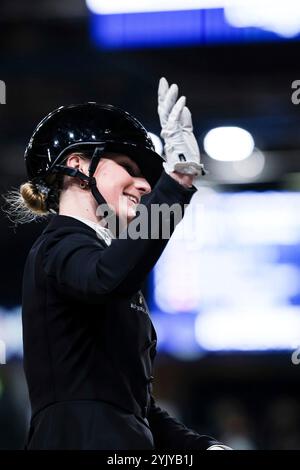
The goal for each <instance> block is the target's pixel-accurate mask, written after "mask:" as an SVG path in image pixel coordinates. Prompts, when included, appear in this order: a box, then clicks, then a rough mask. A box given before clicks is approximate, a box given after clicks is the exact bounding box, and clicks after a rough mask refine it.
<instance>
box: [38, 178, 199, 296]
mask: <svg viewBox="0 0 300 470" xmlns="http://www.w3.org/2000/svg"><path fill="white" fill-rule="evenodd" d="M195 191H196V188H195V187H192V188H186V187H184V186H183V185H182V184H180V183H179V182H177V181H175V179H173V178H172V177H171V176H169V175H168V174H166V173H165V172H163V173H162V176H161V178H160V180H159V181H158V183H157V185H156V186H155V188H154V190H153V192H152V193H151V194H150V197H149V199H148V201H147V209H148V213H147V214H148V222H149V224H148V226H149V227H150V216H151V211H150V210H149V209H150V208H151V204H162V203H165V204H167V205H169V206H171V205H172V204H174V203H179V204H180V206H181V208H182V210H183V211H184V208H185V205H187V204H188V203H189V202H190V200H191V197H192V195H193V194H194V192H195ZM132 222H133V221H132ZM177 222H178V221H177ZM169 223H170V221H169V220H168V219H163V220H162V221H161V223H160V224H159V223H155V226H154V227H152V235H153V233H154V235H157V237H156V238H149V237H148V238H147V239H145V238H137V239H132V238H130V237H129V236H128V237H125V238H120V239H114V240H113V241H112V243H111V245H110V246H108V247H105V248H104V247H103V246H101V244H99V241H98V240H96V239H94V237H91V236H89V235H88V234H85V233H77V232H76V233H72V232H71V233H70V232H68V233H67V234H66V232H65V231H64V229H62V231H60V232H59V233H57V234H56V235H55V234H54V237H53V238H51V239H50V240H49V241H46V243H45V246H44V257H43V258H44V270H45V272H46V274H47V275H48V276H50V277H52V278H54V279H55V281H56V283H57V286H58V288H60V289H62V291H63V292H64V293H66V294H70V295H71V296H72V297H76V298H78V299H84V300H85V301H87V302H89V303H94V302H96V303H97V302H99V301H101V299H102V297H103V296H105V295H106V294H110V293H112V292H116V293H119V294H131V293H134V292H136V291H137V290H138V289H139V287H140V284H141V282H142V281H143V280H144V279H145V277H146V276H147V274H148V273H149V271H150V270H151V269H152V268H153V266H154V264H155V263H156V261H157V260H158V258H159V257H160V255H161V253H162V251H163V249H164V248H165V246H166V244H167V242H168V240H167V239H162V238H161V237H159V235H160V234H161V230H162V229H163V226H164V225H165V224H169ZM130 225H131V224H129V225H128V227H127V229H126V230H127V231H129V230H130ZM153 229H154V230H153ZM174 229H175V223H171V230H170V233H172V232H173V230H174Z"/></svg>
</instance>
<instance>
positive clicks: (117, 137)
mask: <svg viewBox="0 0 300 470" xmlns="http://www.w3.org/2000/svg"><path fill="white" fill-rule="evenodd" d="M177 94H178V89H177V86H176V85H172V86H171V87H170V88H169V86H168V83H167V81H166V80H165V79H161V82H160V87H159V107H158V111H159V116H160V120H161V124H162V136H163V137H164V139H165V144H166V145H165V152H166V161H165V162H163V160H162V159H161V157H160V156H159V155H158V154H157V153H155V151H154V147H153V144H152V142H151V140H150V139H149V137H148V135H147V133H146V131H145V129H144V128H143V126H142V125H141V124H140V123H139V122H138V121H137V120H136V119H135V118H133V117H132V116H130V115H129V114H128V113H126V112H124V111H122V110H120V109H118V108H116V107H113V106H111V105H99V104H96V103H87V104H83V105H71V106H65V107H61V108H59V109H57V110H55V111H53V112H52V113H50V115H48V116H47V117H46V118H45V119H43V121H41V123H40V124H39V125H38V126H37V128H36V130H35V131H34V133H33V136H32V138H31V140H30V142H29V145H28V147H27V149H26V152H25V161H26V166H27V171H28V177H29V181H28V182H27V183H25V184H24V185H22V186H21V188H20V196H19V199H18V200H17V202H15V205H14V207H16V204H18V209H17V210H18V213H19V212H20V207H21V208H22V207H23V208H24V207H26V211H25V213H23V217H21V219H19V220H20V221H21V222H24V221H27V220H35V219H39V218H40V217H45V216H48V215H49V214H50V213H52V214H53V216H52V218H51V220H50V222H49V224H48V225H47V227H46V228H45V230H44V231H43V232H42V234H41V235H40V237H39V238H38V239H37V240H36V242H35V243H34V245H33V247H32V249H31V251H30V253H29V255H28V258H27V261H26V265H25V269H24V280H23V302H22V319H23V338H24V368H25V374H26V379H27V382H28V387H29V395H30V401H31V406H32V418H31V424H30V430H29V435H28V440H27V445H26V447H27V448H28V449H106V450H108V449H116V450H121V449H165V448H169V449H186V450H189V449H198V450H201V449H203V450H204V449H208V448H212V449H214V448H223V447H222V445H221V444H220V443H218V442H217V441H215V440H214V439H212V438H210V437H207V436H200V435H199V434H197V433H196V432H194V431H192V430H190V429H188V428H186V427H185V426H184V425H183V424H181V423H179V422H178V421H177V420H175V419H173V418H171V417H170V416H169V415H168V414H167V413H166V412H165V411H163V410H161V409H160V408H159V407H158V406H157V405H156V403H155V399H154V397H153V394H152V381H153V360H154V357H155V354H156V342H157V337H156V332H155V328H154V326H153V324H152V322H151V319H150V316H149V312H148V308H147V305H146V303H145V300H144V297H143V295H142V293H141V291H140V286H141V283H142V282H143V280H144V279H145V278H146V276H147V274H148V273H149V271H150V270H151V269H152V267H153V266H154V264H155V263H156V261H157V260H158V258H159V256H160V255H161V253H162V251H163V249H164V247H165V246H166V243H167V239H164V238H163V237H162V235H161V234H162V230H163V229H164V227H165V226H169V227H168V228H169V229H170V231H171V233H172V231H173V230H174V228H175V225H176V221H175V220H174V217H173V216H172V214H170V216H169V217H164V218H163V219H162V220H161V221H159V222H158V221H155V220H153V218H151V216H150V213H151V211H150V209H151V207H152V206H153V205H155V204H162V203H164V204H167V205H168V206H172V205H173V204H177V205H179V206H180V208H181V209H182V210H183V211H184V208H185V206H186V205H187V204H188V203H189V202H190V199H191V197H192V195H193V194H194V192H195V191H196V188H195V187H194V186H193V181H194V178H195V177H196V176H198V175H199V174H200V173H203V167H202V165H201V164H200V155H199V151H198V147H197V144H196V141H195V138H194V136H193V134H192V125H191V117H190V113H189V111H188V109H187V108H186V107H185V98H184V97H181V98H180V99H179V100H177V101H176V99H177ZM144 196H147V198H146V202H145V207H146V209H147V211H146V219H145V218H144V220H143V221H142V224H146V225H147V226H148V227H149V233H150V229H151V237H150V236H148V237H143V238H137V237H132V236H130V228H131V226H132V222H133V220H135V218H136V216H137V211H138V208H139V207H140V206H141V202H142V201H144V199H145V198H144ZM20 198H21V199H20ZM141 198H143V200H142V201H141ZM20 201H21V202H20ZM112 220H114V221H115V223H114V224H111V221H112ZM124 235H126V236H124ZM218 444H219V445H218Z"/></svg>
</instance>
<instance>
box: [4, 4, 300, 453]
mask: <svg viewBox="0 0 300 470" xmlns="http://www.w3.org/2000/svg"><path fill="white" fill-rule="evenodd" d="M246 3H247V4H246ZM274 3H276V4H274ZM0 9H1V15H0V25H1V27H0V50H1V61H0V64H1V65H0V80H1V81H2V85H1V90H0V91H1V94H2V96H1V99H0V101H1V105H0V154H1V158H0V191H1V193H2V194H3V193H5V192H6V191H7V190H9V189H11V188H12V187H13V188H17V187H18V186H19V185H20V184H21V183H22V182H24V181H25V180H26V174H25V167H24V162H23V154H24V149H25V146H26V144H27V142H28V140H29V138H30V136H31V133H32V131H33V129H34V127H35V126H36V125H37V123H38V122H39V121H40V120H41V119H42V118H43V117H44V116H45V115H46V114H47V113H48V112H50V111H51V110H53V109H55V108H56V107H58V106H60V105H65V104H70V103H79V102H86V101H98V102H104V103H112V104H115V105H118V106H120V107H122V108H124V109H126V110H127V111H129V112H130V113H132V114H133V115H135V116H136V117H137V118H138V119H139V120H140V121H142V123H143V124H144V125H145V127H146V128H147V129H148V130H149V131H150V132H151V133H153V134H154V135H156V136H159V132H160V129H159V122H158V117H157V112H156V107H157V104H156V100H157V85H158V80H159V78H160V77H161V76H165V77H166V78H167V79H168V80H169V82H170V83H172V82H175V83H177V84H178V85H179V90H180V92H181V93H182V94H184V95H185V96H186V97H187V104H188V106H189V107H190V109H191V111H192V115H193V122H194V129H195V135H196V137H197V140H198V143H199V146H200V149H201V153H202V155H203V160H204V163H205V166H206V168H207V169H208V171H209V174H208V175H207V176H206V177H205V178H203V180H201V182H200V183H199V191H198V192H197V193H196V195H195V196H194V198H193V201H192V203H191V205H190V207H189V209H188V212H187V215H186V217H185V218H184V221H183V223H182V224H180V226H178V228H177V229H176V232H175V234H174V236H173V237H172V239H171V241H170V242H169V244H168V246H167V249H166V250H165V252H164V254H163V256H162V257H161V259H160V261H159V262H158V264H157V266H156V267H155V269H154V271H153V273H152V274H151V276H149V279H148V282H147V284H146V285H145V289H144V290H145V294H146V298H147V300H148V304H149V307H150V309H151V315H152V320H153V323H154V325H155V327H156V329H157V333H158V349H159V352H158V355H157V359H156V366H155V383H154V395H155V397H156V398H157V400H158V402H159V403H160V404H161V405H162V406H163V407H165V409H167V410H168V411H169V412H170V413H171V414H172V415H173V416H175V417H177V418H179V419H180V420H182V421H183V422H184V423H185V424H186V425H187V426H189V427H192V428H193V429H195V430H196V431H198V432H200V433H205V434H212V435H214V436H216V437H218V438H219V439H221V440H223V441H224V442H226V444H228V445H230V446H232V447H234V448H235V449H300V404H299V386H300V378H299V376H300V365H298V363H299V362H300V360H299V357H300V354H299V356H298V351H297V350H298V348H299V346H300V276H299V274H300V219H299V209H300V192H299V190H300V153H299V152H300V133H299V125H300V106H299V105H298V102H299V101H300V92H299V93H298V88H299V86H300V62H299V52H300V42H299V39H300V5H299V2H297V1H294V0H285V1H284V2H283V1H277V2H271V1H270V0H260V1H259V2H258V1H257V0H248V1H247V2H244V1H242V0H223V1H222V0H209V1H208V0H202V1H201V0H198V1H196V0H195V1H193V0H185V1H179V0H178V1H175V0H172V1H169V0H160V1H159V2H158V1H154V0H152V1H148V0H139V1H133V0H127V1H126V2H124V1H117V0H114V1H112V0H110V2H105V1H101V0H88V1H87V2H85V1H84V0H72V1H71V0H65V1H64V2H61V1H59V0H51V1H50V0H39V1H37V0H35V1H34V0H31V1H27V2H22V1H21V0H14V2H11V1H8V0H2V1H1V6H0ZM297 80H299V82H297ZM5 102H6V104H4V103H5ZM155 141H156V144H157V146H158V148H159V146H160V145H161V143H160V141H159V139H158V138H156V139H155ZM0 217H1V219H0V240H1V246H2V250H1V274H0V276H1V279H0V363H1V362H2V364H1V365H0V448H1V449H18V448H21V447H22V445H23V442H24V439H25V433H26V429H27V425H28V420H29V416H30V410H29V403H28V396H27V388H26V383H25V379H24V373H23V369H22V331H21V317H20V314H21V307H20V304H21V282H22V272H23V266H24V263H25V259H26V256H27V253H28V251H29V249H30V247H31V245H32V244H33V242H34V240H35V239H36V237H37V236H38V235H39V234H40V233H41V231H42V230H43V228H44V226H45V222H43V223H35V224H34V223H33V224H29V225H24V226H20V227H18V228H15V227H14V225H13V224H12V223H11V222H10V221H9V220H8V219H7V218H6V217H4V215H3V213H1V216H0ZM183 234H185V236H184V237H183V236H182V235H183Z"/></svg>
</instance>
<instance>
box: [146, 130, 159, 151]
mask: <svg viewBox="0 0 300 470" xmlns="http://www.w3.org/2000/svg"><path fill="white" fill-rule="evenodd" d="M148 135H149V137H150V139H151V140H152V142H153V145H154V147H155V152H156V153H158V154H159V155H162V153H163V144H162V141H161V140H160V138H159V137H158V135H156V134H153V133H152V132H148Z"/></svg>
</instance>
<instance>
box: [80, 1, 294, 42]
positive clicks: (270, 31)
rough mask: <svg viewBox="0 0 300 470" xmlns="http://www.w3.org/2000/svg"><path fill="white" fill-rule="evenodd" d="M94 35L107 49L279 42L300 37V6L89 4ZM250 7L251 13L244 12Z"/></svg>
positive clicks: (260, 3)
mask: <svg viewBox="0 0 300 470" xmlns="http://www.w3.org/2000/svg"><path fill="white" fill-rule="evenodd" d="M87 6H88V8H89V9H90V11H91V36H92V39H93V41H94V42H95V43H96V44H98V45H100V46H101V47H102V48H108V49H116V48H135V47H164V46H171V45H174V46H176V45H189V44H204V45H205V44H209V43H236V42H258V41H278V40H284V39H290V38H299V34H300V5H299V4H298V3H297V2H295V1H294V0H286V2H282V3H280V4H279V5H277V6H276V7H275V6H274V5H273V3H272V4H271V8H270V0H251V1H249V2H248V3H247V5H245V2H244V0H212V1H211V2H209V1H208V0H202V1H199V2H196V1H194V0H189V1H187V2H182V1H177V2H175V1H174V2H170V1H169V0H165V1H162V2H150V1H146V0H145V1H143V2H142V1H140V2H137V1H131V2H123V1H122V2H116V1H115V2H103V1H97V0H87ZM246 6H247V8H245V7H246Z"/></svg>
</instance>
